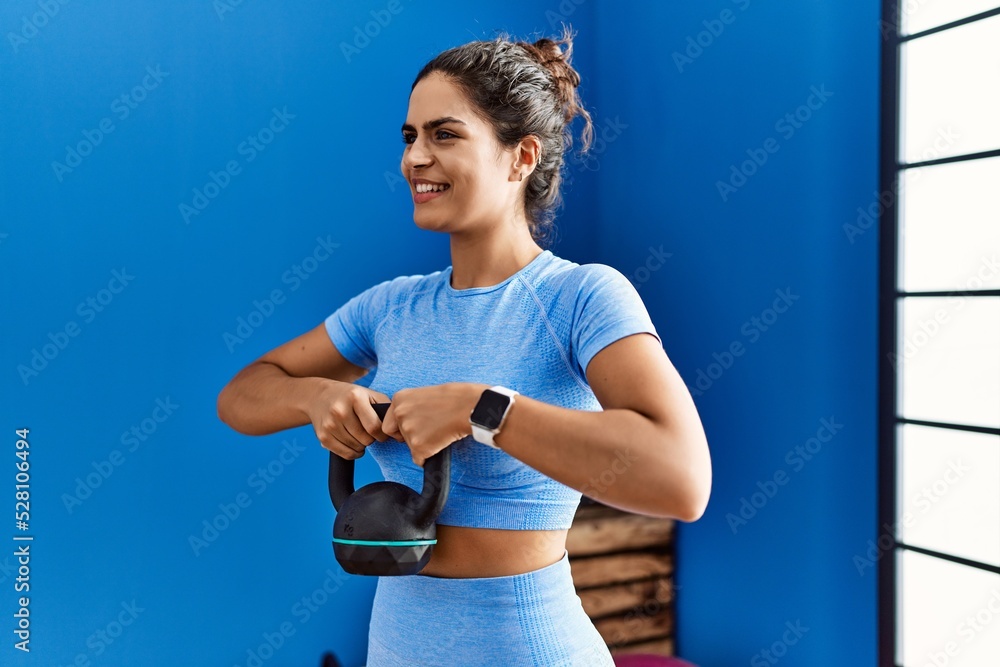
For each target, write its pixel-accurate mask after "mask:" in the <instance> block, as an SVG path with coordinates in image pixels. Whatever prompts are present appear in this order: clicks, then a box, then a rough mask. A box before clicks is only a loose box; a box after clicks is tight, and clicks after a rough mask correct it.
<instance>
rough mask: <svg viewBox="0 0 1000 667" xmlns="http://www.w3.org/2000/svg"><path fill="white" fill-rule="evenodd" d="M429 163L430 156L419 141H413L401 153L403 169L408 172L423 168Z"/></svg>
mask: <svg viewBox="0 0 1000 667" xmlns="http://www.w3.org/2000/svg"><path fill="white" fill-rule="evenodd" d="M429 161H430V154H429V153H428V151H427V150H425V147H424V145H423V143H422V142H421V141H420V140H419V139H415V140H414V141H413V143H412V144H410V145H409V146H407V148H406V150H405V152H404V153H403V167H404V168H406V169H408V170H409V169H413V168H414V167H422V166H425V165H426V164H427V163H428V162H429Z"/></svg>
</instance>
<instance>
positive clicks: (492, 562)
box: [418, 524, 569, 579]
mask: <svg viewBox="0 0 1000 667" xmlns="http://www.w3.org/2000/svg"><path fill="white" fill-rule="evenodd" d="M436 530H437V544H435V545H434V551H433V552H432V553H431V559H430V561H428V563H427V565H426V566H424V569H422V570H421V571H420V572H419V573H418V574H420V575H424V576H430V577H445V578H461V579H464V578H469V577H477V578H478V577H504V576H508V575H512V574H523V573H525V572H531V571H533V570H539V569H541V568H543V567H546V566H547V565H552V564H553V563H557V562H558V561H559V560H561V559H562V557H563V552H564V551H565V549H566V534H567V533H568V532H569V531H568V530H498V529H494V528H470V527H466V526H445V525H441V524H438V525H437V529H436Z"/></svg>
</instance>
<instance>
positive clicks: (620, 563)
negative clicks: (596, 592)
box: [569, 552, 673, 590]
mask: <svg viewBox="0 0 1000 667" xmlns="http://www.w3.org/2000/svg"><path fill="white" fill-rule="evenodd" d="M569 565H570V571H571V572H572V574H573V583H574V584H575V586H576V588H577V590H579V589H582V588H588V587H590V586H606V585H608V584H616V583H624V582H627V581H633V580H636V579H652V578H662V577H665V576H667V575H670V574H672V573H673V556H672V555H670V554H655V553H648V552H637V553H625V554H611V555H607V556H601V557H599V558H576V559H574V558H570V561H569Z"/></svg>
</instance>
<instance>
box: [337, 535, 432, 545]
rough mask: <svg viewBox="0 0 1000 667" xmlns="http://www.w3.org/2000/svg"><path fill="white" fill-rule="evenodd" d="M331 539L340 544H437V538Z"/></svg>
mask: <svg viewBox="0 0 1000 667" xmlns="http://www.w3.org/2000/svg"><path fill="white" fill-rule="evenodd" d="M333 541H334V542H339V543H340V544H363V545H365V546H369V547H422V546H424V545H427V544H437V540H394V541H389V542H381V541H378V540H344V539H341V538H338V537H335V538H333Z"/></svg>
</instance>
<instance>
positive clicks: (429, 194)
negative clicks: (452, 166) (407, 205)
mask: <svg viewBox="0 0 1000 667" xmlns="http://www.w3.org/2000/svg"><path fill="white" fill-rule="evenodd" d="M450 190H451V185H448V186H446V187H444V188H443V189H441V190H427V191H426V192H416V191H414V193H413V201H414V203H416V204H423V203H424V202H428V201H430V200H432V199H437V198H438V197H440V196H441V195H443V194H444V193H446V192H448V191H450Z"/></svg>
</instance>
